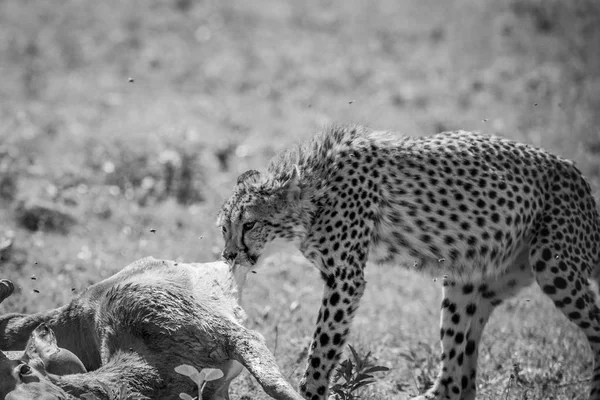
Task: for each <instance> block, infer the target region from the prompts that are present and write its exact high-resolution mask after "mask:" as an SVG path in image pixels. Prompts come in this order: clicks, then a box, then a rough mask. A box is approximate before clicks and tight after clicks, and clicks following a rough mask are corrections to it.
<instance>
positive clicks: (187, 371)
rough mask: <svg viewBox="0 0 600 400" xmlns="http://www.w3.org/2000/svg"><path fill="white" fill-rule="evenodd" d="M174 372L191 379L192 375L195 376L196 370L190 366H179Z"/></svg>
mask: <svg viewBox="0 0 600 400" xmlns="http://www.w3.org/2000/svg"><path fill="white" fill-rule="evenodd" d="M175 372H177V373H178V374H181V375H185V376H189V377H191V376H192V375H194V374H197V373H198V370H197V369H196V368H194V367H193V366H191V365H187V364H181V365H178V366H177V367H175Z"/></svg>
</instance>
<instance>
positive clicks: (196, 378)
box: [190, 368, 206, 387]
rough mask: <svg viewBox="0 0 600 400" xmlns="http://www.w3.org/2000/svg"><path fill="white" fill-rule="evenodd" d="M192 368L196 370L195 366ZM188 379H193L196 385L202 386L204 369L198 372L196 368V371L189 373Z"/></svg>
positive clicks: (204, 376) (204, 379)
mask: <svg viewBox="0 0 600 400" xmlns="http://www.w3.org/2000/svg"><path fill="white" fill-rule="evenodd" d="M194 370H196V368H194ZM190 379H191V380H193V381H194V383H195V384H196V385H197V386H198V387H202V385H203V384H204V381H206V373H205V372H204V370H202V371H200V372H198V371H197V370H196V372H194V373H193V374H192V375H190Z"/></svg>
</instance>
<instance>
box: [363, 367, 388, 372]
mask: <svg viewBox="0 0 600 400" xmlns="http://www.w3.org/2000/svg"><path fill="white" fill-rule="evenodd" d="M389 370H390V369H389V368H388V367H382V366H380V365H378V366H374V367H369V368H367V369H365V370H364V373H365V374H372V373H374V372H387V371H389Z"/></svg>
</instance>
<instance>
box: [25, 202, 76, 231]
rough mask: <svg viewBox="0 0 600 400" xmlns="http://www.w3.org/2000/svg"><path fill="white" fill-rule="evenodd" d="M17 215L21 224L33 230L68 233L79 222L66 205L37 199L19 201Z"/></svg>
mask: <svg viewBox="0 0 600 400" xmlns="http://www.w3.org/2000/svg"><path fill="white" fill-rule="evenodd" d="M15 216H16V219H17V221H18V222H19V224H20V225H21V226H23V227H24V228H27V229H29V230H31V231H38V230H43V231H56V232H61V233H67V231H68V230H69V228H71V227H72V226H73V225H75V224H76V223H77V219H76V218H75V216H74V215H73V214H71V212H70V211H69V210H67V209H65V207H64V206H61V205H59V204H55V203H52V202H48V201H43V200H37V199H30V200H21V201H19V202H18V204H17V206H16V208H15Z"/></svg>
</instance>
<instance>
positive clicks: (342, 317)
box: [300, 267, 366, 400]
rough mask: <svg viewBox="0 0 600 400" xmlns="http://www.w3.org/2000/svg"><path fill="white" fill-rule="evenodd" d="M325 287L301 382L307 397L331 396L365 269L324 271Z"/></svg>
mask: <svg viewBox="0 0 600 400" xmlns="http://www.w3.org/2000/svg"><path fill="white" fill-rule="evenodd" d="M323 278H324V280H325V289H324V292H323V301H322V304H321V308H320V310H319V315H318V317H317V328H316V330H315V332H314V335H313V339H312V343H311V345H310V350H309V354H308V365H307V367H306V371H305V372H304V376H303V378H302V380H301V382H300V393H301V394H302V395H303V396H304V397H305V398H307V399H311V400H321V399H327V396H328V391H329V379H330V377H331V372H332V371H333V369H334V368H335V366H336V364H337V361H338V360H339V358H340V356H341V353H342V347H343V346H344V344H345V343H346V338H347V336H348V333H349V332H350V325H351V323H352V319H353V318H354V314H355V312H356V310H357V308H358V304H359V301H360V298H361V297H362V295H363V292H364V289H365V285H366V282H365V280H364V275H363V269H362V267H361V268H353V269H342V268H338V269H336V270H335V271H332V272H331V273H330V274H327V275H326V274H323Z"/></svg>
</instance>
